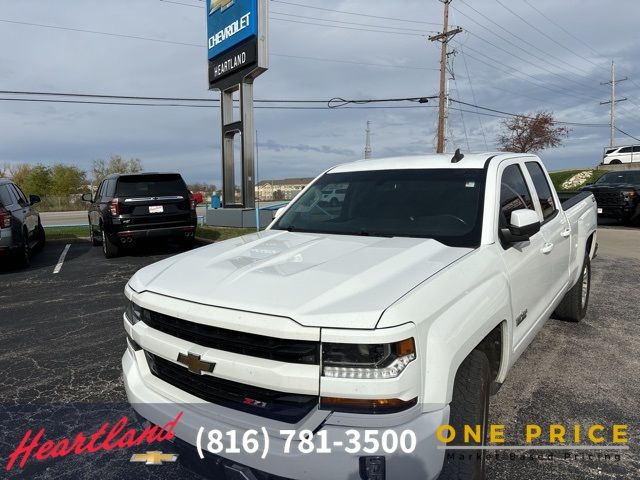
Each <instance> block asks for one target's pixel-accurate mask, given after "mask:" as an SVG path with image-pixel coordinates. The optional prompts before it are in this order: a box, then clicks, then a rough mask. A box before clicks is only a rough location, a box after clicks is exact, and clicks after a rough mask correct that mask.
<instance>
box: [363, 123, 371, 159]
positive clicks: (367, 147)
mask: <svg viewBox="0 0 640 480" xmlns="http://www.w3.org/2000/svg"><path fill="white" fill-rule="evenodd" d="M366 132H367V143H366V145H365V147H364V159H365V160H369V159H370V158H371V152H372V150H371V122H370V121H369V120H367V130H366Z"/></svg>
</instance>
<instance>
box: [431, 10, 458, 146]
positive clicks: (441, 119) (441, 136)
mask: <svg viewBox="0 0 640 480" xmlns="http://www.w3.org/2000/svg"><path fill="white" fill-rule="evenodd" d="M440 1H441V2H442V3H443V4H444V21H443V27H442V33H439V34H437V35H432V36H430V37H429V40H430V41H431V42H441V43H442V51H441V52H440V101H439V105H438V146H437V150H436V152H437V153H444V147H445V128H446V125H445V122H446V103H447V101H448V97H449V95H448V92H447V46H448V44H449V40H451V39H452V38H453V37H454V36H455V35H457V34H458V33H460V32H462V29H461V28H460V27H458V28H454V29H453V30H449V4H450V3H451V2H452V1H453V0H440Z"/></svg>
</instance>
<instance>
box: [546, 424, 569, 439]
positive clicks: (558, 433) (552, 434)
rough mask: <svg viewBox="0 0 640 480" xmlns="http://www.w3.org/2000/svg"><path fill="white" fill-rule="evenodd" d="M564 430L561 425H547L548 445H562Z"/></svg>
mask: <svg viewBox="0 0 640 480" xmlns="http://www.w3.org/2000/svg"><path fill="white" fill-rule="evenodd" d="M565 432H566V429H565V428H564V426H563V425H558V424H554V425H549V443H556V442H559V443H564V442H565V440H564V434H565Z"/></svg>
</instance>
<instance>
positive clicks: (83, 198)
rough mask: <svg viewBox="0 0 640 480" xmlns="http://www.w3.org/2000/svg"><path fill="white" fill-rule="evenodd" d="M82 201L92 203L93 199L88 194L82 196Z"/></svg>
mask: <svg viewBox="0 0 640 480" xmlns="http://www.w3.org/2000/svg"><path fill="white" fill-rule="evenodd" d="M82 201H83V202H93V197H92V195H91V194H90V193H83V194H82Z"/></svg>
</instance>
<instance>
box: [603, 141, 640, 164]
mask: <svg viewBox="0 0 640 480" xmlns="http://www.w3.org/2000/svg"><path fill="white" fill-rule="evenodd" d="M634 162H640V145H623V146H619V147H611V148H607V149H606V150H605V151H604V158H603V159H602V164H603V165H620V164H622V163H634Z"/></svg>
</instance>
